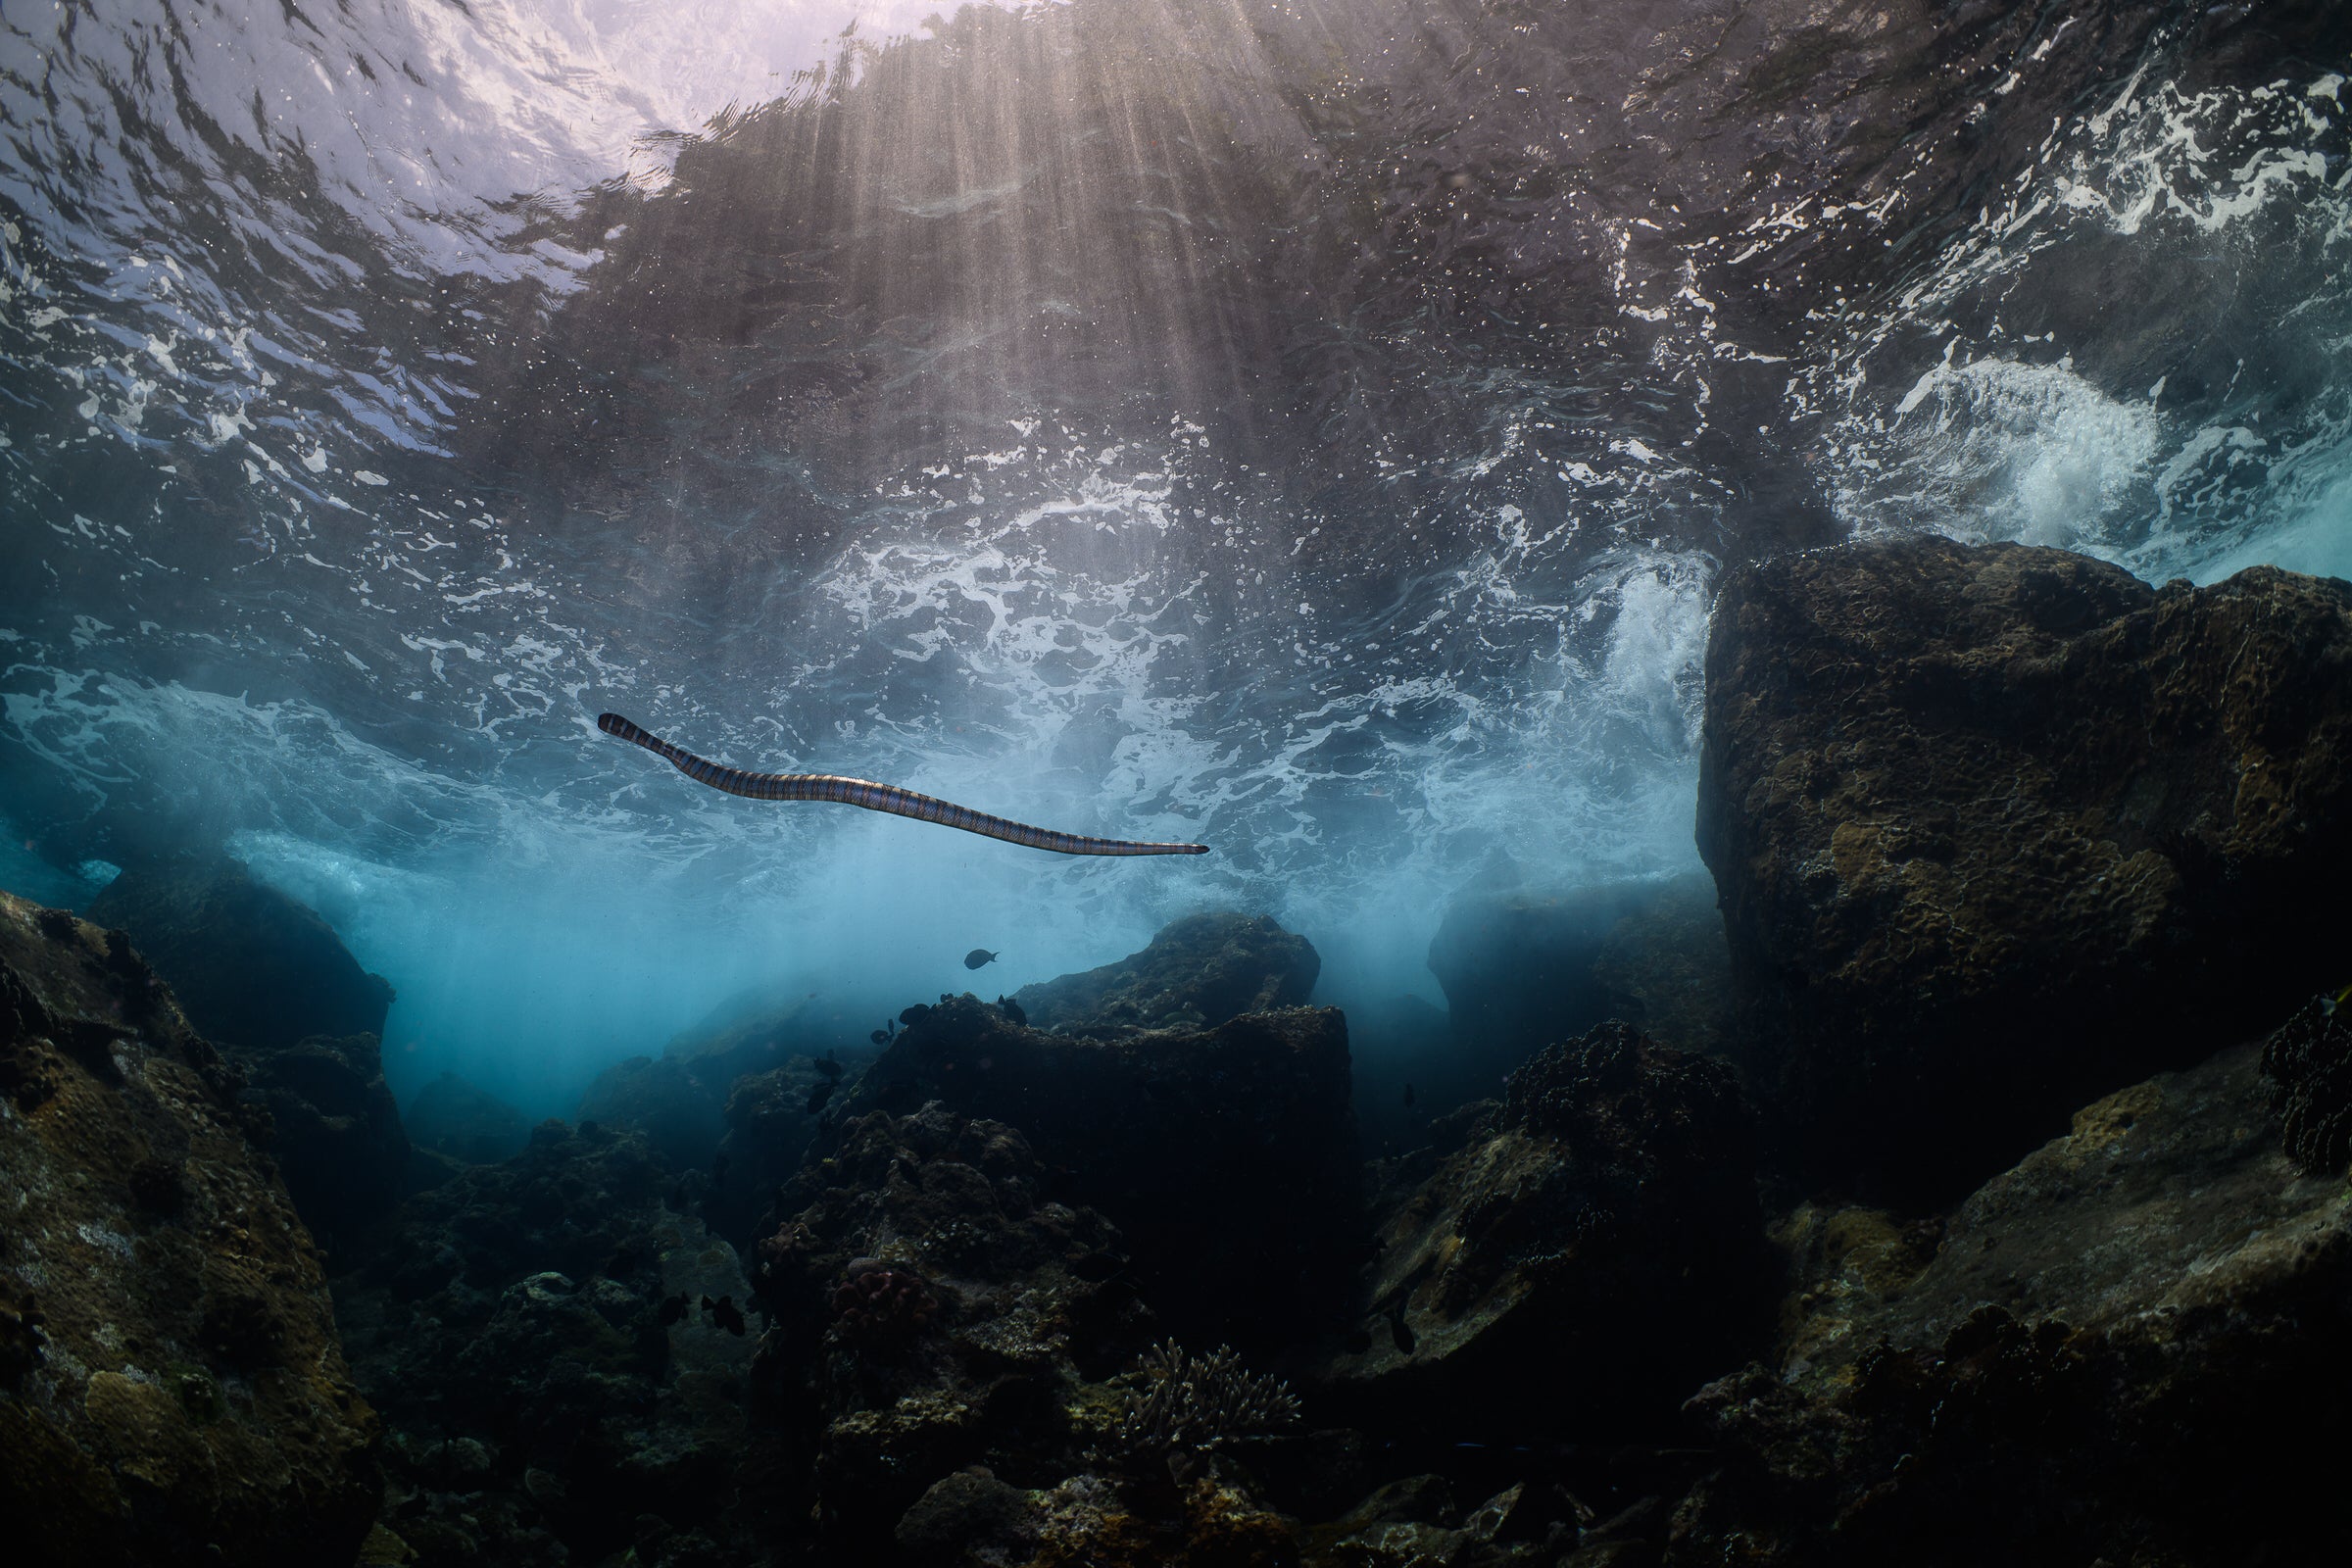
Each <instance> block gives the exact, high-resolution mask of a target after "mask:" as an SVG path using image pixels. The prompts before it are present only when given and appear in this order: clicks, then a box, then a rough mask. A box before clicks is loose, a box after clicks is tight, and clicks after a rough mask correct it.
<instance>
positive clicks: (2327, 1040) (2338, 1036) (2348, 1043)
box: [2262, 992, 2352, 1176]
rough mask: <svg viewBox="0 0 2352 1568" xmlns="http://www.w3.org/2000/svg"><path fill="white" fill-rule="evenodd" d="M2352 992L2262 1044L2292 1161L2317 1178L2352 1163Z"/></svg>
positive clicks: (2300, 1016)
mask: <svg viewBox="0 0 2352 1568" xmlns="http://www.w3.org/2000/svg"><path fill="white" fill-rule="evenodd" d="M2347 995H2352V992H2339V993H2337V994H2336V995H2334V996H2331V997H2318V998H2314V999H2313V1000H2312V1001H2311V1002H2309V1003H2306V1004H2305V1005H2304V1006H2303V1008H2302V1010H2301V1011H2299V1012H2297V1013H2296V1014H2295V1015H2294V1016H2293V1017H2291V1018H2289V1019H2287V1021H2286V1022H2285V1023H2283V1024H2280V1025H2279V1026H2278V1030H2277V1031H2276V1032H2275V1033H2273V1034H2272V1036H2271V1038H2270V1039H2269V1040H2267V1041H2265V1042H2264V1043H2263V1048H2262V1070H2263V1074H2264V1076H2266V1077H2268V1078H2269V1079H2270V1080H2271V1081H2272V1082H2273V1083H2275V1084H2276V1085H2277V1086H2278V1098H2279V1110H2280V1113H2281V1119H2282V1121H2283V1123H2284V1125H2283V1127H2282V1129H2281V1131H2282V1132H2283V1134H2284V1136H2285V1139H2286V1152H2287V1156H2288V1157H2289V1158H2290V1159H2292V1160H2294V1162H2295V1163H2296V1164H2298V1165H2300V1166H2302V1167H2303V1169H2305V1170H2307V1171H2309V1172H2311V1173H2312V1174H2314V1175H2319V1176H2325V1175H2331V1174H2335V1173H2338V1172H2341V1171H2342V1170H2343V1168H2344V1166H2345V1165H2346V1164H2348V1163H2352V1013H2347V1012H2346V1011H2345V1010H2344V1005H2343V1004H2344V1000H2345V997H2346V996H2347Z"/></svg>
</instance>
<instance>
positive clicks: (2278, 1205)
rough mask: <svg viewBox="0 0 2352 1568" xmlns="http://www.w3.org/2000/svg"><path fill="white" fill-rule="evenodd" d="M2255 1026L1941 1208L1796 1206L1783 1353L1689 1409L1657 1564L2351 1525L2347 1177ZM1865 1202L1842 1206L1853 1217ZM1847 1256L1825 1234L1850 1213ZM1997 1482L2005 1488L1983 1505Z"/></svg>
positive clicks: (2060, 1547)
mask: <svg viewBox="0 0 2352 1568" xmlns="http://www.w3.org/2000/svg"><path fill="white" fill-rule="evenodd" d="M2278 1146H2279V1121H2278V1115H2277V1113H2276V1111H2275V1110H2274V1108H2273V1107H2272V1105H2271V1101H2270V1095H2269V1092H2268V1090H2267V1088H2266V1086H2265V1085H2264V1084H2263V1082H2262V1080H2261V1078H2260V1076H2259V1074H2258V1071H2257V1061H2256V1053H2255V1051H2254V1049H2253V1048H2252V1047H2244V1048H2239V1049H2236V1050H2232V1051H2229V1052H2226V1053H2224V1054H2221V1055H2219V1056H2216V1057H2214V1058H2213V1059H2211V1060H2210V1061H2207V1062H2205V1063H2204V1064H2202V1065H2200V1066H2198V1067H2196V1068H2194V1069H2192V1070H2190V1071H2187V1072H2182V1073H2178V1074H2168V1075H2164V1076H2160V1077H2158V1078H2156V1079H2153V1080H2151V1081H2149V1082H2146V1083H2142V1084H2137V1085H2134V1086H2132V1087H2131V1088H2129V1089H2125V1090H2123V1091H2121V1092H2119V1093H2117V1094H2114V1095H2111V1096H2109V1097H2107V1098H2106V1099H2104V1100H2102V1101H2100V1102H2098V1103H2095V1104H2092V1105H2090V1106H2088V1107H2087V1108H2085V1109H2083V1110H2082V1112H2080V1113H2079V1114H2078V1115H2077V1116H2076V1117H2075V1121H2074V1129H2073V1131H2072V1132H2071V1133H2069V1134H2067V1135H2066V1136H2065V1137H2062V1138H2059V1139H2057V1140H2054V1141H2053V1142H2051V1143H2049V1144H2048V1145H2046V1146H2044V1147H2043V1148H2041V1149H2040V1150H2038V1151H2036V1152H2034V1153H2033V1154H2031V1155H2030V1156H2028V1157H2027V1158H2026V1159H2025V1161H2024V1162H2022V1163H2021V1164H2019V1165H2018V1166H2017V1168H2016V1169H2014V1170H2012V1171H2009V1172H2007V1173H2006V1174H2004V1175H2001V1176H1999V1177H1996V1178H1995V1179H1994V1180H1992V1181H1991V1182H1989V1183H1987V1184H1986V1185H1985V1187H1984V1188H1983V1189H1982V1190H1980V1191H1979V1192H1978V1193H1976V1194H1975V1195H1974V1196H1973V1197H1971V1198H1970V1199H1969V1200H1968V1201H1966V1202H1964V1203H1962V1204H1961V1205H1960V1206H1959V1208H1958V1209H1957V1210H1956V1211H1954V1212H1953V1214H1952V1215H1951V1216H1950V1219H1949V1221H1948V1224H1947V1225H1946V1226H1945V1227H1944V1228H1943V1231H1942V1234H1941V1238H1940V1243H1939V1245H1935V1246H1933V1248H1932V1249H1931V1250H1928V1251H1927V1252H1926V1253H1925V1255H1923V1254H1922V1252H1921V1250H1919V1249H1918V1248H1917V1246H1916V1245H1912V1246H1908V1247H1905V1246H1899V1245H1898V1246H1895V1247H1892V1248H1889V1247H1887V1245H1885V1244H1884V1242H1873V1241H1870V1240H1867V1239H1869V1238H1874V1237H1880V1238H1884V1237H1888V1236H1889V1232H1888V1230H1887V1226H1886V1224H1885V1221H1884V1220H1883V1218H1881V1217H1878V1216H1871V1215H1868V1214H1861V1215H1855V1214H1854V1213H1853V1211H1847V1212H1846V1213H1843V1214H1812V1215H1806V1216H1800V1218H1799V1220H1798V1222H1797V1223H1796V1224H1795V1225H1793V1226H1792V1227H1791V1228H1790V1230H1789V1240H1790V1241H1791V1242H1792V1243H1794V1244H1795V1251H1796V1254H1797V1257H1798V1262H1799V1278H1798V1282H1797V1284H1798V1289H1797V1291H1796V1293H1795V1294H1794V1295H1793V1296H1792V1298H1791V1299H1790V1302H1789V1307H1788V1309H1787V1313H1786V1316H1785V1319H1784V1336H1783V1348H1782V1351H1781V1370H1780V1371H1779V1373H1778V1374H1775V1373H1773V1372H1769V1371H1766V1370H1765V1369H1763V1368H1762V1367H1756V1368H1751V1369H1750V1370H1748V1371H1747V1372H1744V1373H1741V1374H1740V1375H1738V1376H1736V1377H1733V1378H1729V1379H1726V1380H1724V1381H1723V1382H1721V1383H1719V1384H1718V1385H1716V1386H1714V1387H1712V1388H1710V1389H1708V1390H1707V1391H1705V1392H1704V1393H1703V1394H1701V1395H1700V1396H1699V1397H1697V1398H1696V1399H1695V1400H1694V1401H1693V1403H1692V1407H1691V1411H1692V1415H1693V1417H1694V1418H1695V1419H1696V1420H1698V1421H1699V1423H1700V1424H1701V1428H1702V1431H1703V1433H1704V1436H1705V1439H1706V1441H1707V1442H1708V1443H1709V1444H1710V1445H1711V1446H1714V1447H1715V1448H1716V1449H1717V1450H1718V1451H1719V1453H1720V1455H1721V1460H1722V1463H1721V1468H1720V1469H1718V1470H1716V1471H1715V1472H1714V1473H1713V1474H1711V1475H1709V1476H1707V1477H1705V1478H1703V1479H1702V1480H1701V1481H1700V1482H1699V1483H1698V1485H1697V1486H1696V1487H1695V1489H1694V1490H1693V1491H1692V1493H1691V1495H1690V1496H1689V1497H1687V1498H1686V1499H1685V1501H1684V1502H1683V1504H1682V1505H1681V1506H1680V1508H1678V1509H1677V1510H1676V1522H1675V1533H1674V1535H1673V1537H1672V1538H1670V1542H1669V1545H1668V1549H1667V1552H1666V1560H1667V1561H1668V1562H1669V1563H1699V1562H1719V1561H1722V1560H1723V1554H1724V1553H1725V1552H1727V1551H1729V1550H1731V1549H1733V1546H1734V1544H1735V1543H1736V1544H1737V1552H1738V1555H1739V1557H1740V1560H1741V1561H1744V1562H1754V1563H1762V1564H1774V1563H1788V1564H1790V1565H1794V1564H1799V1563H1802V1564H1814V1563H1827V1564H1838V1563H1857V1564H1859V1563H1872V1562H1885V1561H1888V1560H1892V1559H1894V1558H1900V1559H1901V1560H1904V1561H1908V1562H1920V1563H1929V1564H1943V1563H1949V1564H1955V1565H1957V1564H1964V1563H1983V1562H1993V1561H2034V1562H2042V1561H2048V1562H2061V1561H2074V1562H2087V1561H2091V1560H2094V1559H2097V1558H2101V1557H2104V1558H2106V1559H2107V1560H2110V1561H2127V1560H2129V1561H2140V1562H2150V1563H2184V1564H2186V1563H2213V1564H2221V1563H2239V1562H2260V1561H2281V1562H2287V1561H2297V1560H2302V1559H2303V1558H2304V1556H2305V1554H2306V1553H2307V1552H2308V1551H2309V1550H2314V1549H2318V1547H2319V1544H2320V1543H2323V1542H2330V1543H2338V1544H2340V1543H2342V1542H2345V1541H2348V1540H2352V1503H2348V1502H2347V1500H2346V1494H2345V1492H2344V1489H2343V1488H2342V1486H2341V1484H2340V1480H2341V1470H2342V1465H2343V1462H2344V1460H2345V1457H2346V1456H2347V1455H2352V1415H2347V1413H2346V1410H2345V1407H2344V1405H2343V1402H2342V1401H2341V1400H2338V1399H2333V1398H2328V1397H2320V1398H2314V1397H2312V1395H2313V1392H2314V1391H2317V1390H2328V1389H2336V1388H2341V1387H2343V1386H2344V1383H2345V1381H2346V1379H2347V1378H2348V1377H2352V1191H2348V1190H2347V1189H2346V1187H2345V1185H2344V1182H2343V1180H2342V1178H2341V1175H2340V1173H2339V1174H2335V1175H2331V1176H2329V1177H2327V1178H2324V1179H2323V1178H2314V1177H2310V1176H2305V1175H2303V1174H2301V1173H2300V1172H2299V1171H2298V1170H2297V1169H2296V1168H2295V1166H2294V1165H2293V1164H2292V1163H2291V1162H2290V1160H2289V1159H2288V1158H2287V1157H2286V1155H2285V1154H2284V1153H2283V1152H2282V1151H2281V1150H2280V1148H2279V1147H2278ZM1856 1219H1858V1220H1859V1223H1851V1221H1853V1220H1856ZM1840 1230H1841V1231H1842V1232H1843V1233H1844V1235H1845V1236H1846V1238H1848V1239H1849V1240H1852V1239H1865V1240H1864V1244H1863V1245H1862V1246H1859V1247H1854V1246H1848V1247H1844V1248H1837V1247H1831V1248H1822V1247H1819V1246H1816V1245H1813V1244H1814V1242H1815V1241H1816V1240H1817V1239H1823V1238H1828V1237H1830V1236H1832V1235H1834V1234H1835V1233H1837V1232H1838V1231H1840ZM1994 1497H1997V1498H1998V1499H2000V1501H1999V1506H1997V1507H1986V1506H1985V1505H1984V1504H1985V1499H1988V1498H1994Z"/></svg>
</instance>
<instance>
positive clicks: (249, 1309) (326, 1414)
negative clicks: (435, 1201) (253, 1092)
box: [0, 894, 380, 1565]
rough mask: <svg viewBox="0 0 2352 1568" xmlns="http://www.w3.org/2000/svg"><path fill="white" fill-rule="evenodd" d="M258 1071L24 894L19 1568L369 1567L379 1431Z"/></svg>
mask: <svg viewBox="0 0 2352 1568" xmlns="http://www.w3.org/2000/svg"><path fill="white" fill-rule="evenodd" d="M240 1088H241V1080H240V1078H239V1076H238V1074H237V1072H236V1070H235V1068H234V1067H233V1066H232V1065H231V1064H230V1063H228V1062H226V1061H225V1060H223V1059H222V1057H221V1055H220V1054H218V1053H217V1052H215V1051H214V1049H213V1048H212V1046H210V1045H209V1044H208V1043H207V1042H206V1041H205V1040H204V1039H203V1038H202V1037H201V1036H200V1035H198V1034H197V1032H196V1031H195V1030H194V1029H192V1028H191V1027H190V1026H189V1024H188V1021H187V1019H186V1017H185V1016H184V1015H183V1014H182V1012H181V1011H180V1009H179V1007H178V1006H177V1005H175V1004H174V1003H173V1001H172V996H171V993H170V992H169V991H168V990H167V989H166V988H165V986H164V985H163V983H162V981H161V980H159V979H158V978H157V977H156V975H155V973H154V971H152V970H151V969H149V968H148V967H147V965H146V964H145V963H143V962H141V961H140V959H139V958H138V957H137V956H135V955H134V954H133V952H132V951H131V948H130V946H129V945H128V944H127V943H126V942H124V941H123V939H122V938H121V936H120V935H119V934H117V933H107V932H102V931H100V930H99V929H98V928H97V927H95V926H92V925H90V924H87V923H85V922H83V921H80V920H76V919H74V918H73V916H72V915H69V914H65V913H62V912H60V911H57V910H44V909H37V908H35V907H32V906H30V905H27V904H25V903H24V902H23V901H21V900H18V899H14V898H11V897H9V896H7V895H5V894H0V1092H4V1093H5V1094H6V1096H7V1103H6V1105H5V1107H4V1108H0V1205H4V1206H5V1209H6V1215H5V1223H4V1224H0V1297H5V1298H7V1299H6V1300H5V1302H0V1306H4V1307H5V1310H0V1453H4V1454H5V1455H6V1461H5V1462H4V1463H0V1517H5V1518H6V1519H7V1520H8V1521H9V1525H8V1540H9V1545H10V1548H11V1549H12V1550H13V1551H15V1552H17V1553H18V1554H19V1556H18V1558H17V1560H19V1561H26V1562H38V1563H69V1562H70V1563H75V1564H85V1563H86V1564H124V1565H128V1564H142V1565H143V1564H173V1563H198V1562H237V1563H256V1564H277V1563H283V1564H309V1563H317V1562H349V1561H350V1560H352V1557H353V1556H354V1554H355V1553H356V1552H357V1551H358V1549H359V1546H360V1543H361V1541H362V1539H363V1538H364V1537H365V1536H366V1535H367V1534H368V1524H369V1521H370V1520H371V1519H372V1518H373V1517H374V1513H375V1508H376V1499H377V1495H378V1490H379V1486H380V1480H379V1476H378V1472H377V1468H376V1459H375V1446H376V1424H375V1418H374V1416H373V1414H372V1413H371V1412H370V1411H369V1409H368V1405H367V1404H366V1403H365V1402H364V1401H363V1400H362V1398H361V1397H360V1394H359V1391H358V1390H357V1389H356V1388H355V1387H354V1385H353V1381H352V1378H351V1376H350V1374H349V1373H348V1372H347V1371H346V1370H345V1367H344V1362H343V1353H342V1348H341V1347H340V1345H339V1344H338V1342H337V1340H336V1337H335V1328H334V1318H333V1314H332V1308H331V1306H330V1305H329V1302H328V1299H327V1292H326V1287H325V1283H324V1280H323V1279H322V1277H321V1274H320V1270H319V1255H318V1253H317V1251H316V1250H314V1249H313V1248H312V1246H311V1242H310V1238H309V1237H308V1236H307V1235H306V1234H305V1233H304V1230H303V1227H302V1224H301V1221H300V1220H299V1219H298V1218H297V1217H296V1215H295V1212H294V1207H293V1204H292V1203H291V1201H289V1200H288V1198H287V1196H286V1190H285V1188H284V1186H283V1185H282V1184H281V1183H280V1182H279V1180H278V1177H277V1174H276V1172H275V1170H274V1168H273V1167H272V1166H271V1164H270V1161H269V1159H268V1158H267V1157H266V1156H264V1155H262V1154H261V1153H259V1152H257V1151H256V1149H255V1147H254V1145H253V1142H252V1140H251V1138H250V1137H249V1130H250V1127H251V1125H252V1124H253V1123H255V1122H257V1121H258V1120H259V1119H260V1118H259V1117H258V1116H257V1115H256V1114H255V1112H254V1111H253V1109H252V1107H251V1106H249V1105H247V1104H245V1103H242V1102H241V1101H240V1099H239V1091H240Z"/></svg>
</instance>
